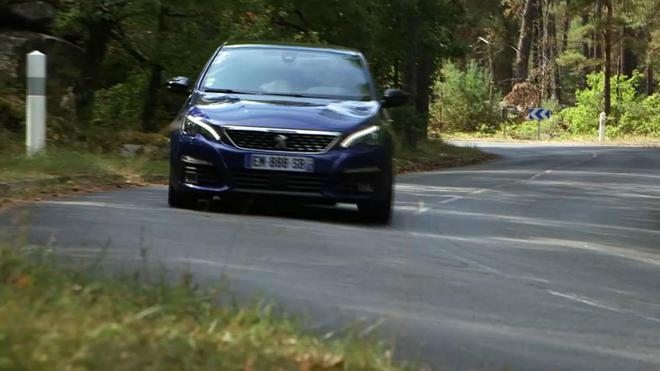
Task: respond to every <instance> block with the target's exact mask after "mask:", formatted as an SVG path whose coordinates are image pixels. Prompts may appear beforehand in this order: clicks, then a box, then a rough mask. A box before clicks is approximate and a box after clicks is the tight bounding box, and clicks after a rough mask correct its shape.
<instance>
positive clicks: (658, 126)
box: [617, 93, 660, 137]
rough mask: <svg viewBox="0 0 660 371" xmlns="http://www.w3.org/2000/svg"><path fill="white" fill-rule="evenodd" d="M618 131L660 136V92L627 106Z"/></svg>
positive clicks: (620, 132)
mask: <svg viewBox="0 0 660 371" xmlns="http://www.w3.org/2000/svg"><path fill="white" fill-rule="evenodd" d="M617 133H619V134H634V135H645V136H656V137H660V93H656V94H653V95H651V96H648V97H645V98H644V99H642V100H638V101H635V102H634V103H633V104H630V105H628V106H626V110H625V112H624V113H623V115H622V116H621V121H620V123H619V127H618V130H617Z"/></svg>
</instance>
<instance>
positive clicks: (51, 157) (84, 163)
mask: <svg viewBox="0 0 660 371" xmlns="http://www.w3.org/2000/svg"><path fill="white" fill-rule="evenodd" d="M167 172H168V164H167V161H165V160H152V159H149V158H147V157H136V158H123V157H121V156H118V155H109V154H93V153H89V152H83V151H76V150H67V149H49V150H48V151H47V152H46V153H44V154H40V155H37V156H33V157H27V156H25V155H23V154H18V153H16V152H9V153H3V154H1V155H0V204H1V203H3V202H7V201H8V200H10V199H13V198H26V197H27V198H29V197H39V196H48V195H53V194H58V193H66V192H70V191H76V190H81V189H88V190H90V189H95V188H98V187H106V186H120V185H125V184H136V183H137V184H139V183H141V182H144V181H145V180H149V179H151V178H153V177H164V176H165V175H166V174H167Z"/></svg>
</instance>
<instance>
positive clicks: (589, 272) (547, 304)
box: [0, 144, 660, 370]
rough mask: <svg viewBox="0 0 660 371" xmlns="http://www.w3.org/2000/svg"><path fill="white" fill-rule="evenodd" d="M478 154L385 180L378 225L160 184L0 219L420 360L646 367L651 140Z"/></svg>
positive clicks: (654, 322)
mask: <svg viewBox="0 0 660 371" xmlns="http://www.w3.org/2000/svg"><path fill="white" fill-rule="evenodd" d="M484 147H485V148H486V150H488V151H491V152H494V153H497V154H499V155H501V156H502V158H501V159H500V160H497V161H493V162H491V163H488V164H483V165H479V166H473V167H467V168H458V169H451V170H447V171H439V172H433V173H426V174H417V175H408V176H402V177H400V178H399V179H398V184H397V201H396V212H395V215H394V219H393V222H392V225H391V226H389V227H375V226H369V225H364V224H361V223H360V222H359V220H357V218H356V213H355V210H354V209H352V208H351V207H348V206H346V207H340V208H338V209H332V208H324V207H311V206H310V207H302V208H296V209H288V208H287V206H286V205H283V206H280V207H277V208H273V207H272V206H268V207H260V205H252V207H250V208H249V209H248V210H246V211H245V212H233V213H227V212H221V211H218V210H214V209H213V207H212V209H211V210H206V211H187V210H173V209H169V208H167V207H166V205H165V203H166V189H165V188H164V187H152V188H136V189H127V190H119V191H115V192H108V193H99V194H90V195H83V196H76V197H73V198H64V199H57V200H53V201H48V202H42V203H39V204H34V205H26V206H22V207H20V208H15V209H13V210H10V211H9V212H5V213H4V215H3V216H0V226H2V228H3V229H2V230H3V231H4V233H11V234H14V235H15V236H18V237H15V238H24V236H28V238H29V239H30V241H31V242H32V243H35V244H40V245H49V246H53V247H54V248H56V249H57V250H58V251H59V252H60V254H62V255H63V256H68V257H73V258H83V259H89V260H88V261H89V262H92V261H94V260H95V259H98V258H99V257H101V258H102V260H103V262H104V264H106V266H107V267H113V268H112V269H122V270H131V269H135V268H139V269H144V268H145V267H146V268H148V271H150V272H151V274H159V273H157V272H163V269H164V270H165V271H169V272H182V271H188V272H192V273H193V275H194V277H195V278H196V279H198V280H199V281H201V282H206V283H208V282H218V281H224V278H225V277H226V278H227V280H226V282H229V284H230V285H231V288H232V291H233V292H235V293H236V295H237V296H238V298H239V300H241V299H245V298H253V297H255V295H263V296H265V297H267V298H272V299H274V300H276V301H277V302H278V303H279V304H280V305H281V307H282V309H283V310H284V311H286V312H287V313H295V314H302V315H304V316H306V318H308V320H307V321H308V322H309V324H310V325H311V326H312V327H313V328H314V329H316V330H318V331H321V332H325V331H327V330H328V329H336V328H341V327H342V326H345V325H347V324H351V323H356V322H357V323H358V324H357V327H358V328H360V329H361V331H363V332H364V333H375V334H377V335H378V336H380V337H383V338H385V339H387V340H388V341H391V342H392V343H394V344H395V347H396V350H397V354H398V355H399V356H401V357H403V358H407V359H419V360H420V362H421V363H423V364H426V365H430V366H432V367H433V368H434V369H435V368H437V369H502V368H510V369H513V370H561V369H566V370H575V369H589V370H621V369H626V370H633V369H638V370H651V369H660V151H659V150H658V149H652V148H616V147H586V146H572V147H566V146H528V145H514V144H493V145H484ZM247 206H249V205H246V207H247ZM18 226H22V227H21V228H18ZM99 246H105V248H104V249H103V250H100V249H99ZM89 264H91V263H89Z"/></svg>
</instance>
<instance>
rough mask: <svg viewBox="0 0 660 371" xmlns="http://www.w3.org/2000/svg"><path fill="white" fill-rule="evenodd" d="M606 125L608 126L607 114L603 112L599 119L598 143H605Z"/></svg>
mask: <svg viewBox="0 0 660 371" xmlns="http://www.w3.org/2000/svg"><path fill="white" fill-rule="evenodd" d="M605 124H607V114H605V112H601V113H600V116H599V117H598V141H599V142H601V143H603V142H604V141H605Z"/></svg>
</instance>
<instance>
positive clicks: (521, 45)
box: [516, 0, 536, 81]
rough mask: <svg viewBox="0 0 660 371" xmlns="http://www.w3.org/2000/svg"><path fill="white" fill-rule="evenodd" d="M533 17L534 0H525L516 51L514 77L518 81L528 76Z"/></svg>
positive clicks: (534, 17) (534, 9)
mask: <svg viewBox="0 0 660 371" xmlns="http://www.w3.org/2000/svg"><path fill="white" fill-rule="evenodd" d="M534 19H536V0H525V7H524V9H523V15H522V21H521V22H520V35H519V37H518V50H517V52H516V79H518V81H525V80H527V78H528V77H529V55H530V50H531V46H532V36H533V32H534V27H533V26H534Z"/></svg>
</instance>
